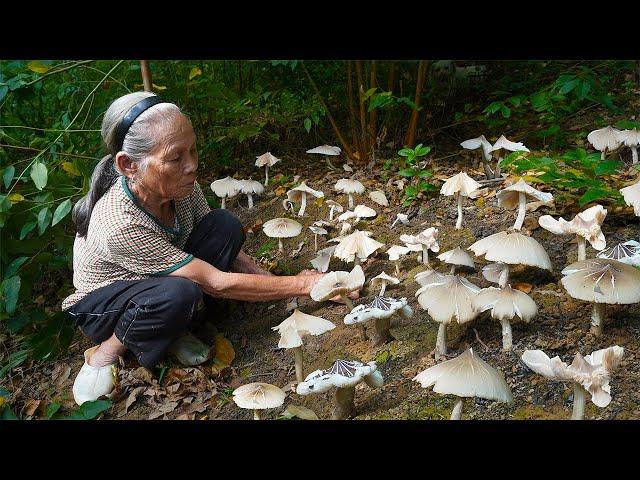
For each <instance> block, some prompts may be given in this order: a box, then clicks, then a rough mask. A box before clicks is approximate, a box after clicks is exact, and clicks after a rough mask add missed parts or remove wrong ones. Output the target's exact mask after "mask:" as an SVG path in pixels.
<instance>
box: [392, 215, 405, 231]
mask: <svg viewBox="0 0 640 480" xmlns="http://www.w3.org/2000/svg"><path fill="white" fill-rule="evenodd" d="M398 222H400V223H402V224H403V225H408V224H409V215H405V214H404V213H397V214H396V219H395V220H394V221H393V223H392V224H391V228H393V227H395V226H396V223H398Z"/></svg>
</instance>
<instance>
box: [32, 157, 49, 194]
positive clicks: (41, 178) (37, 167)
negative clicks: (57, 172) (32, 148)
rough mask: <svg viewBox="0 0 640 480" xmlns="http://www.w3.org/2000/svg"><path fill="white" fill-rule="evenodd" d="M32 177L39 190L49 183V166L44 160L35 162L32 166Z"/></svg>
mask: <svg viewBox="0 0 640 480" xmlns="http://www.w3.org/2000/svg"><path fill="white" fill-rule="evenodd" d="M31 178H32V179H33V183H35V185H36V188H37V189H38V190H42V189H43V188H44V187H45V186H46V185H47V166H46V165H45V164H44V163H42V162H35V163H34V164H33V165H32V166H31Z"/></svg>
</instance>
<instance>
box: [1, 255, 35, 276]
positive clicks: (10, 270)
mask: <svg viewBox="0 0 640 480" xmlns="http://www.w3.org/2000/svg"><path fill="white" fill-rule="evenodd" d="M27 260H29V257H18V258H16V259H15V260H14V261H13V262H11V263H10V264H9V266H8V267H7V270H6V271H5V272H4V275H3V276H4V278H9V277H13V276H14V275H15V274H16V272H17V271H18V270H19V269H20V267H21V266H22V265H23V264H24V262H26V261H27Z"/></svg>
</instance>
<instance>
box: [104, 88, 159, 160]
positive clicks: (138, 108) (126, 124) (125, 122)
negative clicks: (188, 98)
mask: <svg viewBox="0 0 640 480" xmlns="http://www.w3.org/2000/svg"><path fill="white" fill-rule="evenodd" d="M158 103H171V102H165V101H164V100H162V98H160V97H159V96H158V95H153V96H151V97H147V98H144V99H142V100H140V101H139V102H138V103H136V104H135V105H134V106H133V107H131V108H130V109H129V111H128V112H127V114H126V115H125V116H124V118H123V119H122V120H121V121H120V123H119V124H118V126H117V127H116V149H115V152H113V154H114V155H115V154H116V153H118V152H119V151H120V150H122V144H123V143H124V137H126V136H127V132H128V131H129V128H131V125H133V122H135V121H136V118H138V117H139V116H140V115H141V114H142V112H144V111H145V110H147V109H148V108H151V107H153V106H154V105H157V104H158Z"/></svg>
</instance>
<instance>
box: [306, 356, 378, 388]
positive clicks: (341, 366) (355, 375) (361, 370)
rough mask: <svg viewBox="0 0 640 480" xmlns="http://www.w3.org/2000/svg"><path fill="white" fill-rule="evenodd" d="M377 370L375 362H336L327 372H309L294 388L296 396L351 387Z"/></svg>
mask: <svg viewBox="0 0 640 480" xmlns="http://www.w3.org/2000/svg"><path fill="white" fill-rule="evenodd" d="M376 370H377V365H376V362H369V363H362V362H358V361H356V360H336V361H335V362H334V364H333V365H332V366H331V368H329V369H328V370H316V371H315V372H311V373H310V374H309V375H307V377H306V378H305V379H304V382H300V383H299V384H298V385H297V386H296V393H297V394H298V395H309V394H310V393H324V392H326V391H328V390H330V389H331V387H338V388H346V387H353V386H355V385H357V384H358V383H360V382H362V381H363V380H365V377H368V376H369V375H372V374H373V373H374V372H375V371H376Z"/></svg>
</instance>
